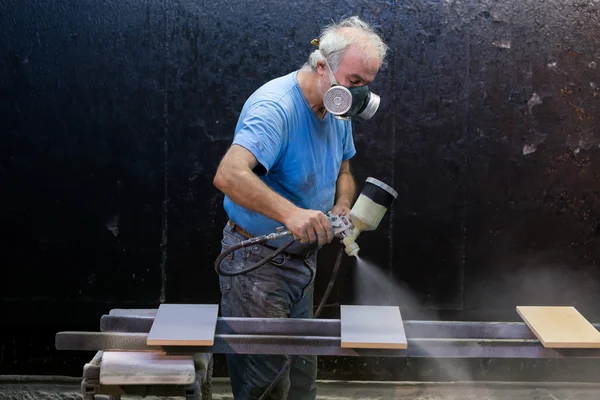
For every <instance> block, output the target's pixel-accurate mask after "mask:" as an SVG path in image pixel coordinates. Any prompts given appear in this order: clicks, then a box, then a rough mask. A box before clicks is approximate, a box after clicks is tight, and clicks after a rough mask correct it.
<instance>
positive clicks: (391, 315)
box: [340, 305, 408, 349]
mask: <svg viewBox="0 0 600 400" xmlns="http://www.w3.org/2000/svg"><path fill="white" fill-rule="evenodd" d="M340 320H341V328H342V347H344V348H368V349H406V348H407V347H408V345H407V341H406V334H405V332H404V324H403V323H402V316H401V315H400V308H399V307H394V306H359V305H353V306H349V305H343V306H341V317H340Z"/></svg>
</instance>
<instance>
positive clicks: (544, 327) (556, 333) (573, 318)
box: [517, 306, 600, 349]
mask: <svg viewBox="0 0 600 400" xmlns="http://www.w3.org/2000/svg"><path fill="white" fill-rule="evenodd" d="M517 313H518V314H519V316H520V317H521V318H522V319H523V321H524V322H525V323H526V324H527V326H528V327H529V329H531V331H532V332H533V333H534V334H535V336H536V337H537V338H538V339H539V341H540V342H541V343H542V345H543V346H544V347H546V348H580V349H585V348H600V332H598V330H597V329H596V328H595V327H594V326H593V325H592V324H590V323H589V322H588V320H587V319H585V318H584V316H583V315H581V314H580V313H579V311H577V310H576V309H575V307H552V306H517Z"/></svg>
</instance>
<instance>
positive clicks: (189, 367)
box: [100, 351, 196, 385]
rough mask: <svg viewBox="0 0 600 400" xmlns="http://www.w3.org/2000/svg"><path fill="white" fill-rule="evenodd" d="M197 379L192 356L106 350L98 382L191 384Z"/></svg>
mask: <svg viewBox="0 0 600 400" xmlns="http://www.w3.org/2000/svg"><path fill="white" fill-rule="evenodd" d="M195 380H196V369H195V367H194V360H193V357H192V356H191V355H166V354H165V353H164V352H155V351H147V352H135V351H105V352H103V354H102V363H101V367H100V383H101V384H103V385H190V384H192V383H194V381H195Z"/></svg>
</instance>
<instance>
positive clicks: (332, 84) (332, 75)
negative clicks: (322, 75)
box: [321, 53, 338, 86]
mask: <svg viewBox="0 0 600 400" xmlns="http://www.w3.org/2000/svg"><path fill="white" fill-rule="evenodd" d="M321 54H323V53H321ZM323 58H324V59H325V66H326V67H327V73H328V75H329V83H331V86H335V85H337V84H338V83H337V81H336V80H335V75H334V74H333V71H332V70H331V67H330V66H329V63H328V62H327V58H326V57H325V56H324V55H323Z"/></svg>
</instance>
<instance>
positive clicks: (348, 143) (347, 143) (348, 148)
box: [342, 123, 356, 161]
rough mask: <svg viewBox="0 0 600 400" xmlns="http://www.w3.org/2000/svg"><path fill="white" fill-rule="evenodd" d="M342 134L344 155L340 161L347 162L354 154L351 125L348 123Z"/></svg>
mask: <svg viewBox="0 0 600 400" xmlns="http://www.w3.org/2000/svg"><path fill="white" fill-rule="evenodd" d="M344 132H345V133H344V155H343V157H342V161H346V160H349V159H351V158H352V157H354V155H355V154H356V148H355V147H354V138H353V136H352V124H350V123H348V124H347V125H346V129H345V130H344Z"/></svg>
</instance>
